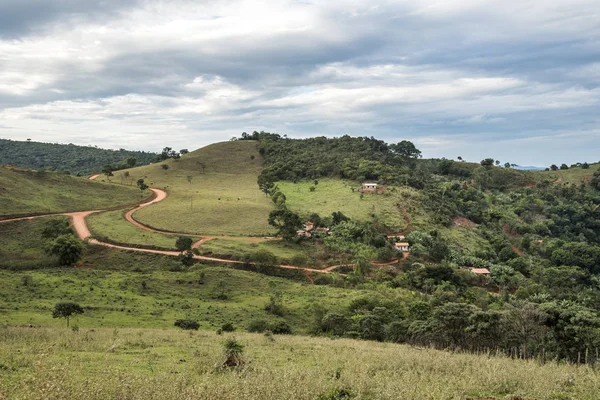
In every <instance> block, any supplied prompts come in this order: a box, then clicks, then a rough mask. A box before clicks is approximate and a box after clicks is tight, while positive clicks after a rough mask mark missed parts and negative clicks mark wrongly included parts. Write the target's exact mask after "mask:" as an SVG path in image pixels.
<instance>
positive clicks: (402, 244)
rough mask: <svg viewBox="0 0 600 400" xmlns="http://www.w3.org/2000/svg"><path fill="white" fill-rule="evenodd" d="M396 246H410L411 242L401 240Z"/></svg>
mask: <svg viewBox="0 0 600 400" xmlns="http://www.w3.org/2000/svg"><path fill="white" fill-rule="evenodd" d="M395 246H396V247H408V246H409V244H408V243H407V242H400V243H396V244H395Z"/></svg>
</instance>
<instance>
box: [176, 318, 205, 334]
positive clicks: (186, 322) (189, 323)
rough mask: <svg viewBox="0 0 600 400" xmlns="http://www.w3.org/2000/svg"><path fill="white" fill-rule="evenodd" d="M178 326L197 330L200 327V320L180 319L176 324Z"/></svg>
mask: <svg viewBox="0 0 600 400" xmlns="http://www.w3.org/2000/svg"><path fill="white" fill-rule="evenodd" d="M174 325H175V326H176V327H178V328H181V329H186V330H194V331H197V330H198V328H200V324H199V323H198V321H194V320H192V319H178V320H177V321H175V324H174Z"/></svg>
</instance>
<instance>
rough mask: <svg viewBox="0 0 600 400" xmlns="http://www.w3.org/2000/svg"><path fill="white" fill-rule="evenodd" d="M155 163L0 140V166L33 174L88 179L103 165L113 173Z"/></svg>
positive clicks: (121, 153)
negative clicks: (48, 172) (44, 172)
mask: <svg viewBox="0 0 600 400" xmlns="http://www.w3.org/2000/svg"><path fill="white" fill-rule="evenodd" d="M159 156H160V155H159ZM156 160H157V154H155V153H150V152H145V151H130V150H125V149H119V150H105V149H99V148H98V147H91V146H77V145H74V144H71V143H69V144H58V143H41V142H33V141H29V140H28V141H25V142H23V141H15V140H7V139H0V164H8V165H14V166H17V167H21V168H30V169H35V170H43V169H50V170H55V171H60V172H68V173H70V174H73V175H89V174H92V173H94V172H100V171H101V170H102V168H103V167H105V166H106V165H111V166H114V168H115V169H117V168H119V166H122V167H125V166H129V167H132V166H134V165H146V164H150V163H151V162H155V161H156Z"/></svg>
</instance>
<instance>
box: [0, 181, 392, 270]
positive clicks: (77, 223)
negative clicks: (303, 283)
mask: <svg viewBox="0 0 600 400" xmlns="http://www.w3.org/2000/svg"><path fill="white" fill-rule="evenodd" d="M98 176H99V174H96V175H92V176H90V177H89V179H90V180H92V179H95V178H96V177H98ZM150 190H152V192H153V193H154V195H155V196H154V197H153V198H152V200H150V201H148V202H146V203H143V204H140V205H139V206H137V207H136V208H134V209H132V210H129V211H128V212H127V213H125V219H126V220H127V221H128V222H130V223H131V224H133V225H135V226H137V227H139V228H141V229H144V230H147V231H150V232H156V233H168V234H174V232H167V231H161V230H158V229H154V228H151V227H149V226H146V225H144V224H141V223H139V222H137V221H136V220H135V219H133V213H135V212H136V211H137V210H139V209H141V208H144V207H148V206H150V205H152V204H154V203H158V202H159V201H162V200H164V199H166V198H167V193H166V192H165V191H163V190H160V189H155V188H150ZM102 211H104V210H92V211H80V212H72V213H55V214H44V215H36V216H30V217H19V218H13V219H6V220H0V223H4V222H11V221H23V220H31V219H34V218H43V217H49V216H57V215H64V216H68V217H70V218H71V221H72V225H73V229H75V232H76V233H77V236H78V237H79V239H81V240H88V242H89V243H91V244H96V245H99V246H104V247H109V248H114V249H120V250H128V251H139V252H142V253H151V254H162V255H166V256H179V252H177V251H166V250H152V249H141V248H137V247H127V246H119V245H114V244H110V243H104V242H100V241H98V240H96V239H92V238H91V236H92V234H91V232H90V230H89V228H88V226H87V224H86V221H85V218H86V217H87V216H88V215H90V214H94V213H98V212H102ZM175 234H177V233H175ZM188 236H196V235H188ZM218 238H223V239H234V240H244V241H249V242H254V243H258V242H263V241H267V240H280V239H279V238H250V237H244V238H240V237H230V236H206V237H202V239H200V240H199V241H197V242H196V243H194V244H193V246H192V248H199V247H200V246H201V245H202V244H203V243H205V242H207V241H209V240H213V239H218ZM194 259H196V260H201V261H213V262H221V263H225V264H244V262H242V261H235V260H226V259H221V258H214V257H205V256H199V255H194ZM395 262H397V260H394V261H392V262H390V263H385V264H376V263H374V264H373V265H374V266H377V267H382V266H386V265H392V264H394V263H395ZM348 266H350V267H351V266H352V264H344V265H332V266H329V267H327V268H324V269H314V268H303V267H296V266H293V265H279V266H278V267H279V268H283V269H293V270H299V271H303V272H305V273H311V272H315V273H325V274H329V273H331V272H333V271H334V270H336V269H337V268H340V267H348Z"/></svg>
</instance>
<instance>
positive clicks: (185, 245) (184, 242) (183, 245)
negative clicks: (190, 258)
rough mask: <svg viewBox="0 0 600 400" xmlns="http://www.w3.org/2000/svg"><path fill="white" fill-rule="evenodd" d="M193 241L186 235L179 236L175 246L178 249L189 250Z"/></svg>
mask: <svg viewBox="0 0 600 400" xmlns="http://www.w3.org/2000/svg"><path fill="white" fill-rule="evenodd" d="M193 243H194V241H193V240H192V238H191V237H188V236H179V237H178V238H177V241H176V242H175V247H176V248H177V250H179V251H185V250H190V249H191V248H192V244H193Z"/></svg>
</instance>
